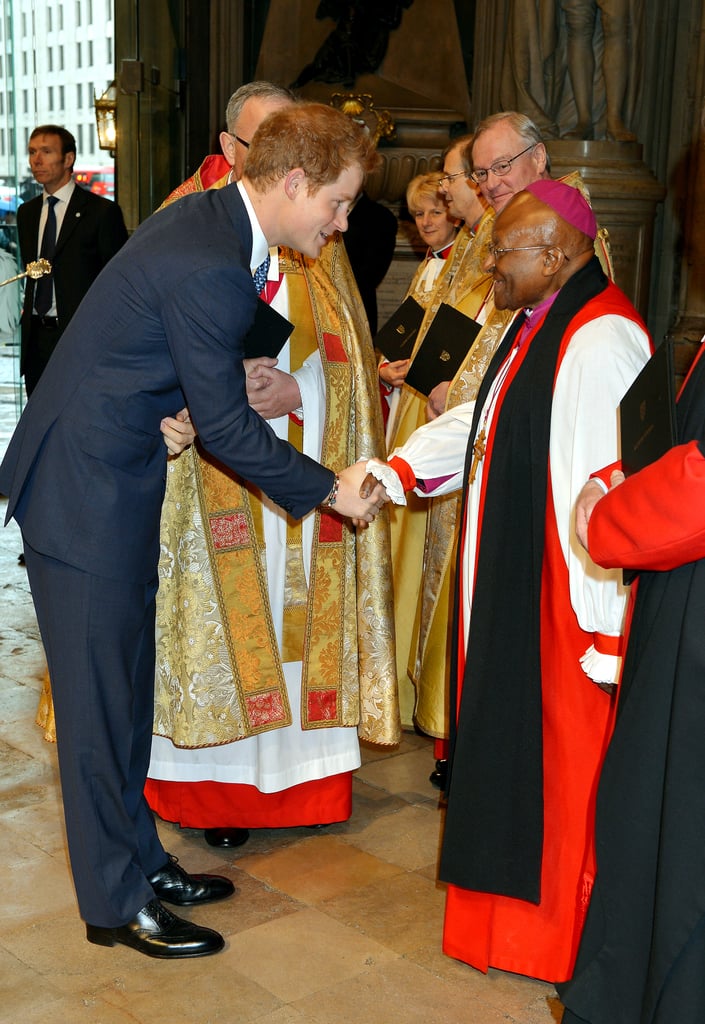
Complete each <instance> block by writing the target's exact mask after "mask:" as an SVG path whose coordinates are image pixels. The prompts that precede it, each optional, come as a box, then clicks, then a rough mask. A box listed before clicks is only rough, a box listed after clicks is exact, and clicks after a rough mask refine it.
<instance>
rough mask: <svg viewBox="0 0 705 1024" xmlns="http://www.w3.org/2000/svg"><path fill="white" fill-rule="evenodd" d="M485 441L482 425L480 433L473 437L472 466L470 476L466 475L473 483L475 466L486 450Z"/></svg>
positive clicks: (480, 460) (478, 463) (475, 472)
mask: <svg viewBox="0 0 705 1024" xmlns="http://www.w3.org/2000/svg"><path fill="white" fill-rule="evenodd" d="M485 442H486V434H485V428H484V427H483V428H482V430H481V431H480V433H479V434H478V435H477V437H476V438H475V444H474V445H473V446H472V453H473V459H472V466H471V468H470V476H469V477H468V480H469V482H470V483H471V484H474V483H475V476H476V474H477V467H478V466H479V465H480V463H481V462H482V460H483V459H484V457H485V452H486V451H487V444H486V443H485Z"/></svg>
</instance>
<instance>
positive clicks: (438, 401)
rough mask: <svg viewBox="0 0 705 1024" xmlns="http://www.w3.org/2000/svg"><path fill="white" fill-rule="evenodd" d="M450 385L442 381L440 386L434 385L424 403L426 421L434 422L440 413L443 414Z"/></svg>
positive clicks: (447, 381) (448, 382)
mask: <svg viewBox="0 0 705 1024" xmlns="http://www.w3.org/2000/svg"><path fill="white" fill-rule="evenodd" d="M450 383H451V382H450V381H449V380H442V381H441V383H440V384H436V386H435V388H434V389H433V390H432V391H431V393H430V394H429V396H428V402H427V403H426V419H427V420H435V419H436V418H437V417H438V416H440V415H441V413H443V412H445V409H446V401H447V399H448V390H449V388H450Z"/></svg>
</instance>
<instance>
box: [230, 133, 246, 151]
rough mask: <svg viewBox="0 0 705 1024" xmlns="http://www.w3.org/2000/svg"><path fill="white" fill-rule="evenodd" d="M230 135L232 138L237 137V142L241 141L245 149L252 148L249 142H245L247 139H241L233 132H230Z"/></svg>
mask: <svg viewBox="0 0 705 1024" xmlns="http://www.w3.org/2000/svg"><path fill="white" fill-rule="evenodd" d="M228 135H229V136H230V138H231V139H235V141H236V142H239V143H240V145H241V146H244V147H245V149H249V148H250V144H249V142H245V140H244V139H241V138H240V136H239V135H233V133H232V132H228Z"/></svg>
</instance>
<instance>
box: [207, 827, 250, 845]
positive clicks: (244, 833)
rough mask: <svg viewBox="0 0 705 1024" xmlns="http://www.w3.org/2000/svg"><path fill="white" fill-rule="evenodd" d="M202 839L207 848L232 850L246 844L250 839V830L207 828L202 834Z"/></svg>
mask: <svg viewBox="0 0 705 1024" xmlns="http://www.w3.org/2000/svg"><path fill="white" fill-rule="evenodd" d="M203 838H204V839H205V840H206V842H207V843H208V845H209V846H220V847H223V848H224V849H232V848H233V847H235V846H242V845H243V843H246V842H247V840H248V839H249V838H250V830H249V829H248V828H207V829H205V830H204V832H203Z"/></svg>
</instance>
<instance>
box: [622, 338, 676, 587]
mask: <svg viewBox="0 0 705 1024" xmlns="http://www.w3.org/2000/svg"><path fill="white" fill-rule="evenodd" d="M619 429H620V434H621V446H622V469H623V471H624V475H625V476H630V475H631V474H632V473H636V472H638V471H639V470H640V469H643V468H644V466H648V465H650V463H652V462H655V461H656V459H659V458H660V457H661V456H662V455H665V454H666V452H667V451H668V450H669V449H670V448H672V447H673V445H674V444H675V443H676V385H675V375H674V371H673V343H672V342H671V341H670V339H668V338H667V339H666V340H665V341H663V342H662V343H661V344H660V345H659V346H658V348H657V349H656V351H655V352H654V354H653V355H652V357H651V359H649V361H648V363H646V365H645V366H644V367H643V369H642V370H641V372H640V373H639V375H638V376H637V377H636V379H635V380H634V382H633V384H632V385H631V387H630V388H629V390H628V391H627V393H626V395H625V396H624V398H623V399H622V401H621V402H620V405H619ZM638 575H639V571H638V570H637V569H623V570H622V581H623V582H624V584H625V586H628V585H629V584H630V583H633V582H634V580H635V579H636V577H637V576H638Z"/></svg>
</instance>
